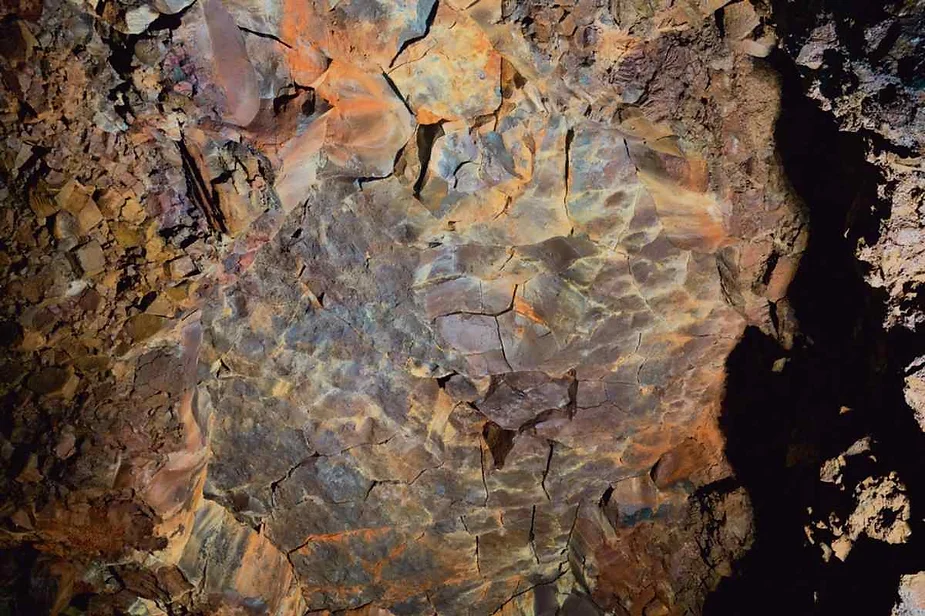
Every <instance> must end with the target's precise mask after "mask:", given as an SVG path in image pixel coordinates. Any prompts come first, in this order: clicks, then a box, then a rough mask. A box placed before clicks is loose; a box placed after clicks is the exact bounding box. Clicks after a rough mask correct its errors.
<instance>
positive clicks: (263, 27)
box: [0, 0, 925, 616]
mask: <svg viewBox="0 0 925 616" xmlns="http://www.w3.org/2000/svg"><path fill="white" fill-rule="evenodd" d="M726 4H727V3H725V2H722V1H715V2H672V1H669V0H659V1H657V2H654V3H653V2H648V1H642V0H640V1H638V2H637V1H627V2H611V3H609V4H608V3H603V2H585V1H578V2H562V3H559V4H555V5H554V4H552V3H531V2H523V3H508V2H500V1H492V0H479V1H476V2H463V1H456V0H437V1H435V0H401V1H396V2H386V1H384V0H382V1H379V0H340V1H332V0H326V1H313V0H303V1H296V0H285V1H281V2H265V3H264V2H246V1H244V0H225V1H223V0H203V1H200V2H193V3H192V4H187V3H177V2H154V3H153V4H150V5H147V4H142V5H122V4H116V3H101V4H99V5H98V6H96V7H95V8H93V7H90V6H83V5H79V4H77V3H70V4H69V3H63V2H60V1H59V0H47V1H46V2H45V3H44V5H42V6H40V7H36V6H32V5H27V4H21V5H20V6H14V7H12V8H4V11H6V12H7V13H8V15H9V17H8V19H7V20H6V21H4V22H3V24H2V28H3V33H2V34H3V39H2V40H3V43H2V50H0V53H2V59H3V64H2V70H3V77H4V79H3V97H2V103H3V116H2V123H3V124H2V126H3V133H2V135H3V145H2V148H0V167H2V169H3V175H2V184H0V190H2V191H3V197H4V199H5V200H6V202H8V203H9V206H8V207H7V208H5V210H4V213H3V214H4V217H3V220H0V224H2V225H3V233H4V235H3V238H4V244H3V250H4V252H3V253H2V254H0V268H2V273H3V284H4V299H3V303H2V308H3V311H4V312H3V314H4V321H3V326H2V333H0V342H2V344H3V345H4V349H5V359H4V363H3V366H2V368H3V370H2V381H3V386H2V393H3V395H4V410H5V416H4V422H3V424H2V435H3V438H2V441H0V452H2V455H3V460H4V467H5V469H7V473H6V474H5V476H4V481H5V483H4V485H3V486H2V490H3V492H4V494H6V495H8V498H7V499H6V502H5V503H4V504H3V505H2V508H0V514H2V516H3V531H2V533H0V545H2V547H4V548H6V550H7V552H6V553H8V554H10V555H11V558H12V559H13V560H15V559H16V558H20V562H19V564H18V565H16V566H12V565H11V567H7V569H10V572H9V574H8V575H7V574H5V575H6V577H8V578H9V579H14V580H15V579H26V580H31V582H30V583H31V586H29V587H30V588H33V589H34V591H29V592H25V593H23V592H19V591H17V592H15V593H13V594H11V595H10V597H11V598H10V599H9V601H7V603H6V604H5V605H9V606H12V607H11V608H10V609H21V610H27V611H23V612H22V613H44V612H51V613H62V610H63V609H64V608H65V607H67V606H68V605H71V608H70V609H74V610H82V611H84V612H86V613H89V614H110V613H132V614H151V615H154V614H168V613H171V614H172V613H203V614H245V613H246V614H273V615H280V616H283V615H289V614H303V613H306V612H309V613H326V612H331V613H333V612H337V611H340V610H351V611H350V612H348V613H355V614H369V615H374V614H375V615H382V614H396V615H400V614H433V613H438V614H492V613H502V614H536V615H540V614H543V615H546V614H549V615H552V614H557V613H559V614H584V613H589V614H591V613H599V612H607V613H616V614H633V615H646V616H650V615H655V614H684V613H692V612H693V613H700V612H701V610H702V609H703V605H704V601H705V600H706V599H707V597H708V595H709V594H710V592H711V591H713V590H714V589H715V588H716V587H717V586H718V585H719V584H720V582H721V580H722V579H723V578H727V577H729V576H732V575H733V574H734V573H736V571H737V562H738V561H739V559H741V558H742V557H743V556H744V555H745V554H746V552H747V551H748V549H749V548H750V547H751V546H752V544H753V542H754V540H755V526H754V520H753V504H752V502H751V499H750V495H749V488H750V485H749V484H748V482H747V481H746V480H745V479H747V477H746V476H745V474H741V473H739V471H740V469H739V468H737V467H736V464H735V460H732V459H731V458H730V457H729V456H728V455H727V439H729V438H731V437H730V434H729V433H728V432H726V433H725V434H724V430H725V427H724V426H725V425H726V424H724V422H723V419H722V418H723V417H726V416H728V414H727V415H724V410H723V409H724V400H726V398H727V396H726V392H727V390H728V388H729V387H730V385H729V384H728V382H727V380H728V379H727V373H731V371H732V368H730V369H729V370H727V364H729V362H732V361H734V360H731V359H730V357H731V354H733V353H734V349H736V348H737V346H741V343H740V341H741V340H742V337H743V333H744V332H746V329H747V328H748V331H750V332H753V333H755V335H762V336H765V337H766V338H767V339H768V340H773V341H774V344H776V345H778V346H777V347H776V348H777V349H778V351H779V355H780V357H785V356H786V355H787V353H789V352H790V350H791V349H792V348H793V345H794V340H795V338H796V339H797V340H798V342H799V340H802V339H801V338H800V329H799V318H798V317H799V315H797V314H795V313H794V307H793V305H792V304H791V301H790V299H789V296H788V288H789V286H790V283H791V281H792V279H793V278H794V276H795V274H796V273H797V271H798V269H799V263H800V259H801V257H802V255H803V253H804V251H805V250H806V246H807V241H808V238H809V237H810V236H811V233H808V232H807V216H806V213H805V211H804V205H805V203H804V200H805V198H801V197H803V195H798V194H797V191H795V190H794V187H793V185H792V183H791V180H790V179H789V178H788V176H787V172H786V169H785V165H784V163H783V162H782V159H781V155H780V153H779V151H778V147H777V136H776V133H775V124H776V122H777V120H778V117H779V116H780V114H781V97H782V85H781V84H782V78H781V77H780V76H779V75H778V73H777V70H776V66H775V65H774V64H772V63H769V62H768V61H766V60H764V59H763V58H765V57H766V56H769V54H771V53H772V49H774V48H775V45H776V40H777V38H776V35H775V28H774V26H775V23H776V22H775V21H774V19H775V16H776V14H777V13H774V12H772V11H770V10H769V9H768V8H767V7H765V6H764V4H763V3H758V2H754V3H752V2H749V1H748V0H746V1H742V2H736V3H732V4H729V5H728V6H725V5H726ZM824 28H825V26H824V25H820V26H819V29H817V30H818V32H816V31H814V32H816V34H817V36H816V35H814V36H816V37H815V38H814V39H812V41H816V42H810V43H807V45H810V47H811V48H808V50H803V51H800V52H799V54H798V55H799V58H798V59H797V63H798V64H799V65H806V66H816V64H814V63H817V62H821V61H820V60H818V57H821V56H822V55H824V54H823V53H822V51H818V50H816V51H814V50H815V47H812V45H825V44H830V45H835V44H837V41H835V42H832V41H834V39H832V40H830V39H826V38H825V37H824V36H823V34H824ZM833 36H834V35H833ZM819 41H822V42H819ZM774 53H775V54H781V53H783V52H781V51H779V50H777V51H774ZM819 66H821V65H819ZM817 68H818V66H817ZM843 105H844V108H846V109H847V108H848V103H844V104H843ZM841 108H842V107H839V109H841ZM845 113H847V114H849V115H850V113H849V112H845ZM837 115H838V114H837ZM844 115H845V114H841V115H840V116H839V117H844ZM916 117H918V116H916ZM909 122H912V124H910V125H914V126H916V127H918V126H919V125H920V124H921V122H919V121H918V120H915V121H914V122H913V121H912V120H909ZM916 122H918V123H916ZM892 137H893V133H889V134H887V135H886V136H885V137H884V138H886V139H890V138H892ZM919 145H920V142H914V143H913V142H910V143H909V144H907V143H905V142H903V147H906V148H917V147H919ZM916 160H918V159H913V157H912V155H911V154H909V156H907V157H906V158H904V159H902V160H901V161H898V162H897V161H893V163H895V164H897V165H901V166H902V165H905V166H904V167H902V169H907V168H908V169H909V170H908V173H909V174H913V173H915V169H919V167H916V165H917V164H918V163H916V162H915V161H916ZM910 161H911V162H910ZM891 164H892V163H891ZM919 170H920V169H919ZM906 172H907V171H903V173H906ZM905 177H906V176H903V178H905ZM899 181H900V183H902V182H905V181H906V180H905V179H901V180H899ZM915 181H919V180H915ZM908 182H912V183H914V182H913V180H911V179H910V180H908ZM903 186H906V185H905V184H903ZM910 186H911V184H910ZM916 186H917V184H916ZM907 188H908V190H909V191H912V190H913V188H912V187H907ZM810 205H811V204H810ZM904 211H905V210H904ZM909 215H910V216H913V215H912V214H911V213H910V214H909ZM896 224H899V223H898V222H897V223H896ZM910 224H911V223H910ZM889 233H890V237H891V238H894V237H895V238H898V239H896V242H897V243H898V244H899V245H902V246H912V245H913V244H915V241H914V239H912V236H911V235H909V234H908V233H907V231H904V230H903V229H899V228H898V227H896V228H894V227H891V231H890V232H889ZM910 233H911V232H910ZM915 237H916V238H917V237H918V236H917V235H916V236H915ZM907 240H908V241H907ZM871 246H873V244H872V245H871ZM878 250H879V249H877V248H876V247H869V248H867V249H865V251H864V252H863V257H864V259H865V260H866V261H868V262H871V263H874V262H877V263H881V267H880V270H878V271H880V272H885V273H883V274H882V275H883V276H885V278H884V280H886V281H890V280H893V279H892V278H890V276H891V274H890V273H889V272H887V271H886V270H887V269H888V265H884V264H888V263H895V261H892V260H890V259H893V257H892V256H891V255H893V254H894V253H893V252H890V250H887V249H883V251H882V252H878ZM911 251H912V248H909V249H908V250H907V251H906V252H904V253H903V255H904V256H903V257H902V258H905V259H914V258H915V257H914V255H912V254H911ZM907 253H908V254H907ZM878 259H879V260H880V261H878ZM878 275H880V274H876V273H874V274H872V276H873V277H876V276H878ZM878 280H880V279H878ZM884 284H886V283H884ZM906 292H908V290H903V291H898V292H896V294H895V297H896V298H898V299H895V302H899V303H898V304H897V306H899V308H897V309H896V310H894V312H893V316H891V319H893V320H892V321H890V323H893V322H898V320H901V319H905V322H907V323H908V322H909V319H913V320H914V319H915V318H917V317H915V316H914V315H910V314H908V313H907V312H902V303H901V302H902V299H901V296H902V294H903V293H906ZM891 297H893V296H891ZM891 301H892V300H891ZM897 311H898V312H897ZM916 323H917V321H916ZM757 332H760V334H758V333H757ZM781 361H785V360H781ZM729 365H731V364H729ZM781 365H783V364H780V365H778V364H774V366H775V367H774V371H777V372H779V371H780V370H779V368H780V366H781ZM916 366H918V367H919V368H920V367H921V366H920V365H919V364H916ZM767 371H768V372H770V367H768V369H767ZM910 374H911V375H912V376H910V379H912V380H911V381H910V382H909V384H908V386H907V389H906V396H907V398H909V404H910V405H913V406H916V405H918V406H923V405H922V403H921V401H920V400H919V397H921V396H920V394H921V392H920V391H919V390H920V389H921V387H919V385H917V383H918V381H916V380H915V374H920V373H915V372H914V371H913V372H910ZM918 406H917V407H916V408H918ZM919 411H920V415H919V417H920V421H922V420H921V415H922V413H925V411H922V409H919ZM836 453H839V452H833V455H835V454H836ZM818 462H819V463H822V460H821V459H820V460H818ZM814 463H815V461H814ZM826 464H828V462H827V463H826ZM833 464H834V463H833ZM890 470H893V469H890ZM814 476H815V477H818V476H819V473H818V472H817V473H815V475H814ZM833 477H834V475H833ZM871 477H876V479H869V480H868V479H865V478H859V479H858V481H859V483H858V487H857V489H856V491H855V492H854V494H857V495H859V496H858V497H857V499H858V502H859V504H858V508H857V510H856V511H855V513H854V514H851V517H850V519H848V518H845V520H847V521H845V520H841V521H838V522H831V521H830V522H831V523H830V527H827V529H828V530H821V528H822V527H819V528H817V530H816V531H815V532H817V533H822V534H825V533H834V534H836V535H844V534H845V533H847V536H849V537H850V543H851V545H853V542H854V541H857V540H859V537H861V536H862V535H864V534H865V533H866V535H867V536H871V537H873V536H875V535H877V533H878V532H879V531H877V530H872V529H874V528H875V527H876V528H878V529H880V530H882V531H883V532H882V533H880V534H882V535H883V536H884V538H883V541H885V542H886V543H888V544H902V543H905V542H906V541H907V539H908V537H909V534H911V535H912V536H917V535H915V531H914V529H913V528H911V527H909V526H908V524H907V525H906V526H902V525H901V524H900V526H902V527H901V528H900V527H899V526H897V527H896V528H894V526H891V525H890V524H889V523H884V524H879V522H878V521H877V516H878V515H881V512H882V510H884V509H885V508H886V509H891V510H897V511H901V512H902V513H903V516H905V517H903V518H902V519H903V520H906V519H907V518H908V517H909V514H908V507H909V505H908V502H907V501H905V500H903V499H904V498H905V496H904V495H905V492H907V491H909V492H912V491H914V489H915V486H914V485H913V486H911V487H909V488H907V487H906V485H905V484H904V483H903V482H904V481H905V482H909V481H910V480H909V479H908V478H904V477H900V476H894V475H890V474H889V473H887V472H881V473H879V474H876V475H872V476H871ZM861 479H864V481H867V483H864V482H863V481H861ZM740 480H741V481H740ZM823 480H824V479H823ZM846 481H847V480H846ZM851 489H852V490H855V487H854V485H852V486H851ZM868 496H869V497H870V498H868ZM877 499H879V500H877ZM873 501H876V503H880V504H879V505H877V504H874V505H870V506H869V507H868V508H867V509H864V503H868V502H873ZM881 501H882V502H881ZM884 503H886V504H884ZM881 505H882V506H881ZM878 507H879V508H878ZM759 513H760V511H759ZM817 513H818V512H817ZM820 515H821V514H820ZM865 516H866V517H865ZM817 517H818V516H817ZM862 518H863V519H862ZM820 519H821V518H820ZM807 523H808V522H807ZM839 524H840V525H841V526H839ZM896 524H899V522H897V523H896ZM903 524H905V522H903ZM846 525H847V526H846ZM760 528H761V526H760V517H759V526H758V529H759V531H760ZM884 528H885V530H884ZM845 529H848V530H845ZM865 529H866V530H865ZM897 529H898V530H897ZM798 532H803V528H802V526H800V527H799V529H798ZM809 534H810V535H812V533H811V532H810V533H809ZM819 541H820V542H823V539H819ZM831 541H832V539H831V538H830V537H828V535H826V538H825V539H824V542H831ZM834 541H837V539H835V540H834ZM851 545H849V546H847V547H843V548H840V549H841V553H840V552H839V550H838V549H836V555H837V556H838V557H839V558H840V559H842V560H844V558H842V556H843V555H844V556H846V557H847V552H848V551H850V550H851ZM835 548H836V546H835V545H834V544H833V545H832V547H829V544H828V543H826V548H825V549H827V550H829V551H830V552H831V551H832V550H833V549H835ZM814 550H816V551H818V547H816V548H814ZM18 554H28V557H18V556H16V555H18ZM923 568H925V567H923ZM17 576H19V577H17ZM4 579H6V578H4ZM17 593H18V594H17ZM24 606H28V607H24ZM30 609H31V610H33V611H32V612H29V611H28V610H30ZM897 609H900V608H897ZM338 613H340V612H338ZM902 613H905V612H902Z"/></svg>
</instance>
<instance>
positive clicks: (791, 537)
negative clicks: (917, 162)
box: [704, 54, 925, 616]
mask: <svg viewBox="0 0 925 616" xmlns="http://www.w3.org/2000/svg"><path fill="white" fill-rule="evenodd" d="M771 62H772V64H773V65H774V68H775V69H776V70H778V71H779V72H780V74H781V76H782V80H783V101H782V114H781V117H780V119H779V122H778V125H777V130H776V139H777V144H778V149H779V153H780V156H781V160H782V163H783V165H784V168H785V171H786V173H787V175H788V177H789V179H790V181H791V183H792V185H793V188H794V189H795V191H796V193H797V194H798V195H799V196H800V198H801V199H802V200H803V201H804V203H805V206H806V209H807V216H808V219H809V224H810V240H809V245H808V247H807V250H806V252H805V254H804V256H803V259H802V261H801V264H800V268H799V271H798V273H797V276H796V278H795V279H794V281H793V283H792V286H791V288H790V292H789V300H790V302H791V306H792V308H793V313H794V315H795V317H796V319H797V320H798V322H799V334H800V335H799V336H798V338H797V340H796V342H795V344H794V347H793V349H792V350H791V351H789V352H788V351H786V350H784V349H783V348H781V347H780V346H779V344H778V343H777V341H776V340H775V339H773V338H771V337H769V336H767V335H765V334H763V333H762V332H760V331H759V330H757V329H754V328H750V329H749V330H748V331H746V334H745V336H744V338H743V340H742V341H741V342H740V343H739V345H738V346H737V347H736V349H735V350H734V352H733V353H732V354H731V355H730V357H729V359H728V362H727V377H728V378H727V392H726V398H725V402H724V408H723V414H722V417H721V427H722V429H723V431H724V434H725V436H726V439H727V445H726V454H727V457H728V459H729V461H730V463H731V464H732V466H733V468H734V470H735V474H736V477H737V479H738V480H739V481H740V482H741V484H742V485H743V486H744V487H745V488H746V489H747V490H748V492H749V495H750V497H751V499H752V503H753V507H754V510H755V529H756V542H755V545H754V547H753V549H752V550H751V551H750V552H749V553H748V554H747V555H746V556H745V558H743V559H742V561H740V562H739V563H738V564H737V565H736V567H735V571H736V574H735V575H734V576H733V577H731V578H728V579H727V580H725V581H724V582H723V583H722V584H721V585H720V587H719V588H718V589H717V590H716V591H715V592H714V593H713V594H712V595H711V596H710V597H709V598H708V601H707V603H706V606H705V610H704V613H705V614H709V615H712V616H722V615H733V614H743V615H745V614H748V615H756V614H775V615H780V614H839V615H845V614H864V615H865V616H867V615H870V616H876V615H881V614H882V615H888V614H889V613H890V610H891V607H892V605H893V604H894V602H895V598H896V589H897V586H898V583H899V577H900V575H901V574H903V573H912V572H917V571H920V570H925V528H923V525H922V523H921V522H917V523H916V522H915V521H916V520H921V518H922V517H923V506H922V503H925V485H923V476H922V471H923V470H925V469H923V465H922V458H923V454H925V434H923V433H922V431H921V430H920V429H919V427H918V425H917V424H916V422H915V419H914V415H913V412H912V410H911V409H909V408H908V406H907V405H906V403H905V400H904V398H903V391H902V390H903V374H902V370H903V367H904V366H905V365H906V362H907V360H908V358H907V357H905V356H906V355H908V354H911V353H913V352H914V349H915V348H919V349H921V348H922V345H921V344H916V342H920V341H913V342H908V341H905V342H904V341H900V340H897V339H895V338H894V339H890V338H889V337H888V336H887V334H886V333H885V332H884V331H883V328H882V325H881V324H882V322H883V310H884V308H883V301H882V298H881V297H880V296H879V295H878V292H876V291H875V290H874V289H872V288H871V287H869V286H868V285H867V284H866V283H865V282H864V279H863V275H862V272H861V269H860V265H859V263H858V262H857V260H856V259H855V257H854V254H853V251H854V247H855V245H856V242H857V239H858V238H861V237H864V238H867V239H868V240H876V237H877V230H878V227H879V223H880V216H882V209H881V208H878V207H877V205H878V203H877V194H876V186H877V183H878V182H879V181H880V178H879V176H878V175H877V174H878V171H877V169H876V168H875V167H873V166H871V165H869V164H868V163H867V162H866V160H865V143H864V140H863V138H862V137H860V136H858V135H853V134H847V133H842V132H839V130H838V128H837V126H836V125H835V122H834V121H833V119H832V118H831V116H829V115H828V114H827V113H824V112H822V111H820V110H818V109H817V107H816V106H815V104H814V103H813V102H812V101H810V100H808V99H806V98H805V97H804V96H803V92H802V87H801V83H800V77H799V75H798V74H797V72H796V69H795V67H794V66H793V64H792V62H791V61H790V60H789V59H788V58H787V57H786V56H784V55H783V54H778V55H776V56H774V57H772V59H771ZM781 359H785V360H786V362H785V363H783V362H780V361H779V360H781ZM775 362H777V364H776V366H777V369H776V370H775ZM868 435H869V436H871V437H872V438H873V440H874V442H875V445H874V452H875V454H876V457H877V461H876V468H864V469H863V472H865V473H867V472H869V473H870V474H873V475H878V474H887V473H889V471H891V470H895V471H896V472H897V473H898V474H899V476H900V478H901V480H902V481H903V482H904V483H905V484H906V485H907V487H908V490H909V494H910V497H911V501H912V509H913V510H912V521H913V531H912V540H911V542H910V543H907V544H904V545H887V544H884V543H880V542H876V541H872V540H867V539H864V538H862V539H861V540H860V541H859V542H858V543H857V544H856V546H855V548H854V550H853V551H852V552H851V553H850V555H849V556H848V558H847V560H846V562H844V563H842V562H840V561H838V560H837V559H835V558H833V559H832V560H831V561H830V562H828V563H826V562H824V561H823V559H822V558H821V550H820V548H819V546H817V545H810V544H809V542H808V541H807V536H806V533H805V531H804V527H805V526H806V525H807V524H808V523H809V521H810V515H809V514H808V508H812V509H813V510H814V511H816V512H827V511H832V510H834V509H836V508H837V507H838V506H839V503H841V504H844V501H845V499H846V494H844V493H841V492H839V491H838V489H837V488H835V487H834V486H832V485H831V484H824V483H822V482H820V481H819V467H820V464H821V463H822V462H823V461H824V460H826V459H829V458H832V457H835V456H837V455H838V454H839V453H841V452H844V451H845V450H846V449H847V448H848V447H849V446H850V445H851V444H852V443H854V442H855V441H856V440H858V439H860V438H862V437H864V436H868Z"/></svg>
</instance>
